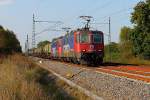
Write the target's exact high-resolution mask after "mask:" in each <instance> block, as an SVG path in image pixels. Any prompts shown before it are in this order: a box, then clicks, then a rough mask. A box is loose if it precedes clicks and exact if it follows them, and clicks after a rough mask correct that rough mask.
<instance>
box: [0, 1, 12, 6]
mask: <svg viewBox="0 0 150 100" xmlns="http://www.w3.org/2000/svg"><path fill="white" fill-rule="evenodd" d="M13 2H14V0H0V5H8V4H12V3H13Z"/></svg>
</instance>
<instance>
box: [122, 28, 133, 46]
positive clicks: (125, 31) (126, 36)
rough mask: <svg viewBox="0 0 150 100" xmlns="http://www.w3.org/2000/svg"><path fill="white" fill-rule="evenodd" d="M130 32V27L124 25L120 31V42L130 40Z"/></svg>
mask: <svg viewBox="0 0 150 100" xmlns="http://www.w3.org/2000/svg"><path fill="white" fill-rule="evenodd" d="M131 33H132V29H131V28H130V27H126V26H124V27H123V28H121V31H120V42H121V43H123V42H127V41H130V34H131Z"/></svg>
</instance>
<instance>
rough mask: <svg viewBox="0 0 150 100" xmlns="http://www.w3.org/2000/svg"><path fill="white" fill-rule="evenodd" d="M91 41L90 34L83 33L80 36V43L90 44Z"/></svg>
mask: <svg viewBox="0 0 150 100" xmlns="http://www.w3.org/2000/svg"><path fill="white" fill-rule="evenodd" d="M89 42H90V41H89V35H88V33H86V32H85V33H82V34H81V35H80V43H89Z"/></svg>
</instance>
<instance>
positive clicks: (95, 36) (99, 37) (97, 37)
mask: <svg viewBox="0 0 150 100" xmlns="http://www.w3.org/2000/svg"><path fill="white" fill-rule="evenodd" d="M93 42H94V43H102V42H103V38H102V35H101V34H93Z"/></svg>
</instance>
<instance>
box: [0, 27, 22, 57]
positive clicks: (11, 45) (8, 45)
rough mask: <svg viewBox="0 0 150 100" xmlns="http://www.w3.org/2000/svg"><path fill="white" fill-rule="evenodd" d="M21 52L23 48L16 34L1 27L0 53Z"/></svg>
mask: <svg viewBox="0 0 150 100" xmlns="http://www.w3.org/2000/svg"><path fill="white" fill-rule="evenodd" d="M12 52H21V46H20V43H19V41H18V39H17V38H16V35H15V34H14V32H12V31H9V30H5V29H4V28H3V27H2V26H0V53H1V54H2V53H12Z"/></svg>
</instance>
